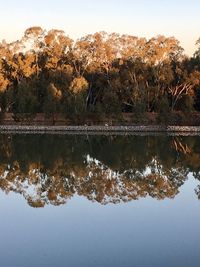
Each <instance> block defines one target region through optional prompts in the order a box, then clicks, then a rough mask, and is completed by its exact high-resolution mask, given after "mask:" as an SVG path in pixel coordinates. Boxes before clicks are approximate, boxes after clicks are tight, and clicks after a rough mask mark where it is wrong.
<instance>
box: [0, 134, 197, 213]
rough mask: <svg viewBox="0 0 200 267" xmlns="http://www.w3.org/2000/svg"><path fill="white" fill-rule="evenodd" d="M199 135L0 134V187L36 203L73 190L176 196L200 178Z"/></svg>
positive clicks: (94, 194)
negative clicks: (185, 186)
mask: <svg viewBox="0 0 200 267" xmlns="http://www.w3.org/2000/svg"><path fill="white" fill-rule="evenodd" d="M199 138H200V137H167V136H146V137H141V136H60V135H0V188H1V190H2V191H4V192H5V193H7V194H8V193H9V192H16V193H20V194H21V195H23V197H24V198H25V199H26V201H27V203H28V204H29V205H30V206H32V207H36V208H40V207H44V206H45V205H48V204H50V205H61V204H65V203H66V202H67V201H68V199H70V198H72V197H73V196H74V195H76V194H77V195H79V196H84V197H86V198H87V199H89V200H90V201H95V202H98V203H101V204H103V205H105V204H109V203H114V204H117V203H120V202H128V201H131V200H137V199H140V198H145V197H147V196H150V197H152V198H155V199H158V200H163V199H165V198H174V197H175V196H176V195H177V194H179V192H180V189H181V186H182V185H183V184H184V183H185V181H186V180H187V179H189V176H190V175H192V176H193V177H194V178H195V179H197V180H200V163H199V162H200V142H199ZM194 194H196V195H197V197H199V198H200V187H197V188H194Z"/></svg>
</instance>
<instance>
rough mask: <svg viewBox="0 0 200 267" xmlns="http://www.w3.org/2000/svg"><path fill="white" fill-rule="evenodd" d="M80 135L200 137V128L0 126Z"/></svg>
mask: <svg viewBox="0 0 200 267" xmlns="http://www.w3.org/2000/svg"><path fill="white" fill-rule="evenodd" d="M9 132H10V133H66V134H67V133H69V134H70V133H71V134H73V133H74V134H75V133H79V134H90V133H91V134H104V133H109V134H111V133H113V134H116V133H119V134H136V133H141V134H142V133H144V134H147V133H168V134H183V135H184V134H186V135H188V134H193V135H194V134H195V135H200V126H161V125H148V126H142V125H141V126H137V125H136V126H108V125H102V126H99V125H97V126H95V125H93V126H87V125H83V126H41V125H34V126H33V125H27V126H26V125H0V133H9Z"/></svg>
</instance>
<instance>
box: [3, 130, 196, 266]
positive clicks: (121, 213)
mask: <svg viewBox="0 0 200 267" xmlns="http://www.w3.org/2000/svg"><path fill="white" fill-rule="evenodd" d="M199 185H200V137H198V136H197V137H167V136H146V137H142V136H67V135H66V136H64V135H63V136H61V135H0V188H1V192H0V212H1V219H0V228H1V239H0V266H3V267H18V266H20V267H23V266H30V267H32V266H34V267H35V266H39V267H40V266H41V267H45V266H50V267H51V266H63V267H65V266H70V267H73V266H87V267H89V266H116V267H117V266H123V267H124V266H142V267H143V266H154V267H156V266H166V267H169V266H176V267H177V266H199V262H200V254H199V250H200V245H199V240H200V227H199V225H200V200H199V198H200V193H199V192H200V189H199Z"/></svg>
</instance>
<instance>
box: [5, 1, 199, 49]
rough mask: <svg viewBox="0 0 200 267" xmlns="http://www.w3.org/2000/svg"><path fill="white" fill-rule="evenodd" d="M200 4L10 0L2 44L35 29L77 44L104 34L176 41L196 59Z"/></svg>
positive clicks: (6, 3) (179, 2)
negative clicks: (89, 36) (61, 35)
mask: <svg viewBox="0 0 200 267" xmlns="http://www.w3.org/2000/svg"><path fill="white" fill-rule="evenodd" d="M199 12H200V0H187V1H186V0H101V1H95V0H93V1H92V0H73V1H68V0H5V1H2V3H1V12H0V39H6V40H8V41H13V40H15V39H16V38H20V37H21V35H22V34H23V32H24V30H25V29H26V28H28V27H30V26H36V25H37V26H42V27H43V28H45V29H51V28H58V29H63V30H65V32H66V33H67V34H69V35H70V36H71V37H72V38H77V37H81V36H83V35H85V34H87V33H93V32H96V31H100V30H105V31H108V32H118V33H127V34H132V35H136V36H144V37H147V38H149V37H152V36H155V35H158V34H164V35H166V36H175V37H176V38H177V39H179V40H180V41H181V45H182V46H183V47H184V48H185V50H186V53H188V54H192V53H193V52H194V50H195V42H196V40H197V39H198V38H199V37H200V17H199V14H200V13H199Z"/></svg>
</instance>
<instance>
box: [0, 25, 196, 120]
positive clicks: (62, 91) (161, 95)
mask: <svg viewBox="0 0 200 267" xmlns="http://www.w3.org/2000/svg"><path fill="white" fill-rule="evenodd" d="M0 110H1V114H2V115H3V114H4V113H5V112H11V113H13V114H15V115H16V118H17V117H18V118H19V117H20V115H22V117H23V116H30V117H34V116H35V115H36V114H37V113H45V114H46V115H47V116H54V114H57V113H60V114H63V115H64V116H66V117H68V118H72V119H73V118H77V117H87V116H89V115H90V114H95V116H97V117H109V116H110V117H118V116H120V114H122V113H134V114H136V115H138V118H141V117H142V116H144V114H145V113H147V112H156V113H158V114H160V118H163V119H164V120H165V119H166V118H167V116H168V114H169V113H171V112H174V111H181V112H183V113H185V114H189V113H191V112H193V111H199V110H200V39H199V40H198V41H197V51H196V52H195V54H194V55H193V56H192V57H187V56H186V55H185V54H184V50H183V48H182V47H181V46H180V44H179V41H178V40H176V39H175V38H174V37H169V38H166V37H164V36H157V37H154V38H151V39H150V40H147V39H146V38H138V37H134V36H129V35H119V34H116V33H113V34H107V33H105V32H99V33H95V34H91V35H87V36H85V37H83V38H80V39H78V40H77V41H73V40H72V39H71V38H69V37H68V36H66V35H65V33H64V32H63V31H60V30H50V31H48V32H47V31H45V30H43V29H42V28H40V27H31V28H29V29H27V30H26V31H25V33H24V36H23V37H22V38H21V40H18V41H16V42H13V43H10V44H8V43H7V42H6V41H2V42H1V43H0ZM166 115H167V116H166ZM136 117H137V116H136Z"/></svg>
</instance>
